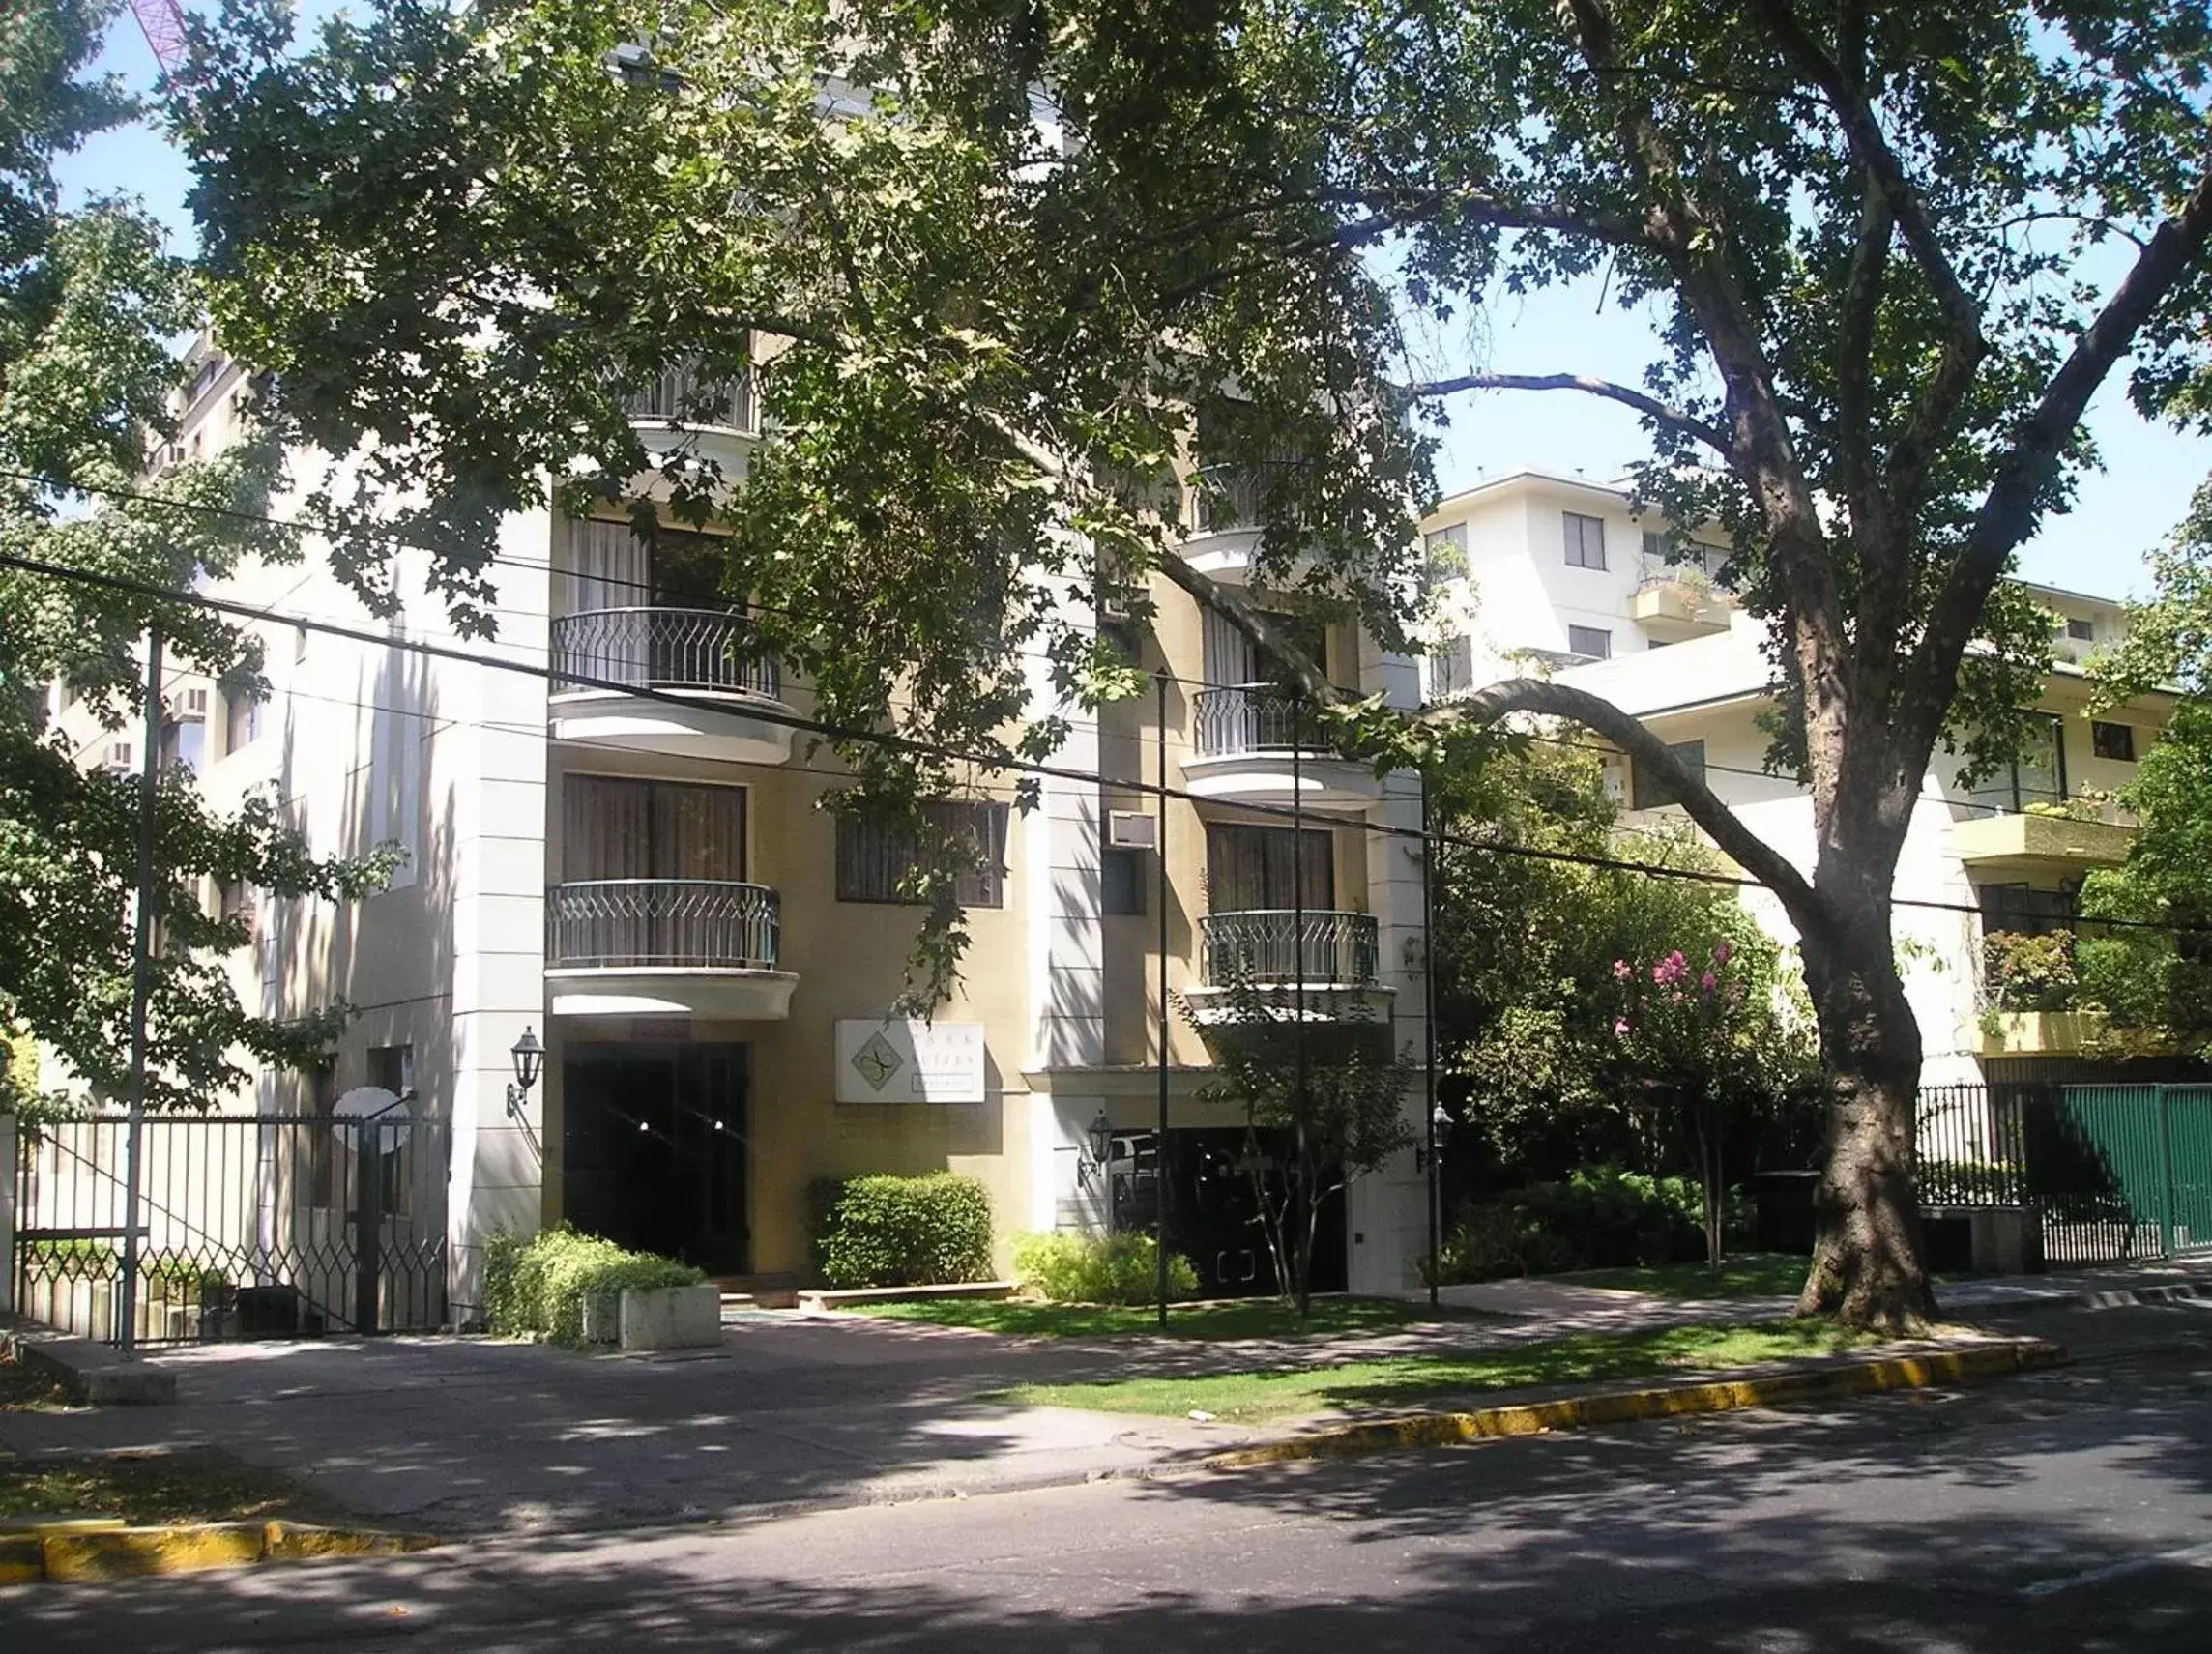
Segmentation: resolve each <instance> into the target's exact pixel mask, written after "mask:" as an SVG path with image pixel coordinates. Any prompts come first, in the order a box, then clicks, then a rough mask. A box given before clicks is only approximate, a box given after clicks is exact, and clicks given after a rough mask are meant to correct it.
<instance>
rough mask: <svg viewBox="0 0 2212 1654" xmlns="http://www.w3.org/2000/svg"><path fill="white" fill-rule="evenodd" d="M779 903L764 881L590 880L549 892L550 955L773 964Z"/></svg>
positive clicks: (615, 962)
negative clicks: (747, 883) (745, 882)
mask: <svg viewBox="0 0 2212 1654" xmlns="http://www.w3.org/2000/svg"><path fill="white" fill-rule="evenodd" d="M781 924H782V918H781V904H780V903H779V901H778V900H777V897H776V893H775V892H774V891H773V890H771V889H770V888H769V887H768V886H767V885H742V884H738V883H736V882H734V881H730V880H721V879H590V880H579V881H572V882H570V883H568V884H565V885H554V886H552V887H551V888H550V889H548V890H547V891H546V892H545V962H546V964H547V965H549V966H556V967H559V966H567V967H570V968H592V967H601V968H617V969H621V968H626V969H631V970H654V969H672V970H683V969H697V968H701V967H708V968H713V967H719V968H721V969H723V970H738V971H773V970H774V969H775V968H776V950H777V945H778V942H779V937H780V929H781Z"/></svg>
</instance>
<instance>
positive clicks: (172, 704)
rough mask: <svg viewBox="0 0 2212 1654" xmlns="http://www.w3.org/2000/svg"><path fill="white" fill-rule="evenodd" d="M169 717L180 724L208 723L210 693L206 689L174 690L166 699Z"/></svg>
mask: <svg viewBox="0 0 2212 1654" xmlns="http://www.w3.org/2000/svg"><path fill="white" fill-rule="evenodd" d="M166 705H167V706H168V709H169V715H170V716H171V717H173V718H176V719H178V720H179V721H180V722H191V721H194V720H196V721H199V722H202V723H204V722H206V721H207V713H208V692H207V690H206V689H204V688H201V689H172V690H170V691H169V693H168V695H167V697H166Z"/></svg>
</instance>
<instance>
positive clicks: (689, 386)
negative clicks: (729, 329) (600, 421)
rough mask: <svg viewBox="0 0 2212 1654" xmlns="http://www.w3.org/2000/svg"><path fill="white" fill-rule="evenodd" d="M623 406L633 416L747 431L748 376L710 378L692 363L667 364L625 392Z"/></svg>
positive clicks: (749, 426)
mask: <svg viewBox="0 0 2212 1654" xmlns="http://www.w3.org/2000/svg"><path fill="white" fill-rule="evenodd" d="M623 409H624V411H625V412H626V413H627V414H628V415H629V417H630V418H631V419H633V420H653V421H667V422H668V423H669V424H672V425H676V424H685V425H719V426H722V427H724V428H726V429H729V430H736V431H749V430H751V429H753V383H752V376H751V375H750V374H740V375H738V377H736V378H735V379H731V380H721V381H713V380H706V379H702V378H701V377H700V376H699V373H698V370H697V369H695V368H692V367H688V366H686V367H671V368H670V369H668V370H667V371H666V372H665V373H663V374H661V375H660V376H659V377H658V378H656V379H654V380H651V381H649V382H648V383H646V384H645V385H642V386H640V387H639V388H638V389H637V390H635V391H632V392H630V393H629V394H628V395H626V396H625V397H624V398H623Z"/></svg>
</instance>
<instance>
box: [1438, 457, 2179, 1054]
mask: <svg viewBox="0 0 2212 1654" xmlns="http://www.w3.org/2000/svg"><path fill="white" fill-rule="evenodd" d="M1659 526H1660V525H1659V524H1658V523H1657V522H1655V521H1652V520H1649V519H1647V518H1644V517H1640V516H1639V515H1638V514H1637V513H1636V511H1635V510H1634V509H1633V508H1632V502H1631V495H1630V491H1629V489H1628V488H1627V487H1626V486H1625V485H1619V484H1608V483H1598V482H1592V481H1589V480H1587V479H1584V478H1580V477H1570V476H1560V475H1557V474H1552V473H1546V472H1538V471H1522V472H1516V473H1513V474H1511V475H1507V476H1502V477H1499V478H1497V479H1490V480H1485V481H1483V482H1480V483H1478V484H1476V485H1475V486H1474V487H1472V488H1469V489H1466V490H1463V491H1462V492H1460V493H1457V494H1454V495H1452V496H1450V497H1449V498H1448V499H1446V500H1444V501H1443V502H1442V503H1441V505H1440V506H1438V508H1436V509H1435V510H1434V511H1433V512H1432V513H1431V514H1430V515H1429V517H1428V518H1427V519H1426V521H1425V522H1424V524H1423V530H1424V533H1425V535H1426V536H1427V537H1428V539H1429V541H1430V544H1431V547H1432V551H1441V550H1443V549H1445V548H1449V550H1450V551H1451V552H1452V553H1454V554H1455V556H1454V557H1453V559H1452V561H1453V562H1455V563H1457V564H1459V565H1461V566H1464V573H1462V574H1454V575H1452V576H1451V577H1449V578H1447V579H1446V580H1445V581H1444V583H1443V588H1442V590H1441V592H1440V594H1439V596H1440V599H1441V602H1440V609H1441V617H1440V622H1439V624H1440V638H1439V641H1438V644H1437V646H1436V649H1435V652H1434V653H1432V654H1431V655H1430V657H1429V660H1428V676H1429V687H1428V693H1429V694H1430V696H1431V697H1432V698H1435V699H1448V698H1449V697H1450V696H1452V695H1454V694H1457V693H1461V692H1464V691H1466V690H1467V689H1470V688H1473V687H1478V686H1480V685H1482V684H1485V683H1490V682H1497V681H1499V679H1503V678H1508V677H1514V676H1520V675H1524V674H1526V673H1529V672H1532V671H1533V672H1547V673H1551V674H1553V675H1554V676H1556V678H1557V682H1561V683H1567V684H1572V685H1574V686H1576V687H1578V688H1582V689H1586V690H1588V691H1589V692H1590V693H1592V694H1594V695H1597V696H1600V697H1602V698H1603V699H1605V700H1607V701H1609V702H1611V703H1612V704H1613V705H1615V706H1616V707H1618V708H1620V709H1621V710H1622V711H1626V712H1629V713H1631V714H1633V715H1634V716H1636V717H1637V718H1639V719H1640V720H1642V721H1643V722H1644V724H1645V725H1646V726H1647V727H1649V728H1650V729H1651V730H1652V731H1653V732H1654V733H1655V734H1657V735H1659V736H1660V737H1661V738H1662V739H1663V740H1666V741H1667V742H1668V743H1669V744H1670V745H1671V746H1673V747H1674V750H1675V753H1676V756H1678V757H1679V758H1681V759H1682V760H1684V761H1685V762H1686V763H1687V764H1688V765H1689V766H1690V768H1691V769H1693V770H1700V769H1702V770H1703V774H1704V778H1705V780H1706V783H1707V784H1708V785H1709V786H1710V787H1711V788H1712V790H1713V791H1714V793H1715V794H1716V795H1717V796H1718V797H1719V798H1721V799H1722V800H1723V801H1724V802H1726V803H1728V804H1729V805H1730V806H1731V807H1732V808H1733V809H1734V810H1735V811H1736V813H1737V814H1738V815H1739V816H1740V817H1741V818H1742V820H1743V821H1744V824H1745V825H1746V826H1747V827H1750V828H1751V830H1752V831H1753V832H1755V833H1757V834H1758V835H1759V836H1760V837H1761V838H1762V839H1764V840H1765V841H1766V842H1767V843H1768V844H1770V845H1772V846H1773V847H1774V848H1775V849H1777V850H1779V851H1781V852H1782V853H1783V854H1784V855H1785V856H1788V857H1789V858H1790V860H1791V861H1792V862H1793V863H1795V864H1796V865H1797V866H1799V867H1801V868H1803V869H1805V870H1806V871H1807V872H1808V873H1809V872H1810V871H1811V869H1812V864H1813V858H1814V838H1813V814H1812V799H1811V796H1810V795H1809V794H1808V793H1807V792H1805V791H1804V790H1803V789H1801V788H1799V787H1798V786H1797V785H1796V784H1795V783H1794V782H1793V781H1792V780H1790V778H1788V777H1786V776H1779V775H1769V774H1767V773H1766V772H1765V771H1764V769H1763V767H1762V760H1763V758H1764V755H1765V752H1766V748H1767V738H1766V736H1765V734H1764V733H1763V732H1762V731H1761V729H1760V728H1759V726H1758V722H1757V719H1758V716H1759V714H1760V713H1761V711H1764V710H1766V709H1767V708H1768V707H1769V706H1770V705H1771V701H1772V697H1771V693H1770V683H1771V678H1772V675H1771V670H1770V668H1769V665H1768V662H1767V660H1766V657H1765V655H1764V653H1763V651H1762V647H1761V646H1762V644H1763V642H1764V637H1765V628H1764V626H1763V624H1761V623H1760V622H1758V621H1756V620H1754V619H1753V618H1752V617H1750V616H1748V615H1746V614H1744V613H1743V612H1742V611H1741V610H1740V609H1739V608H1738V607H1737V606H1736V605H1735V603H1734V602H1733V600H1732V598H1731V597H1730V596H1729V595H1728V593H1727V592H1726V591H1725V590H1724V589H1723V588H1722V587H1721V585H1720V583H1719V582H1718V581H1717V579H1715V578H1714V577H1715V576H1716V575H1717V574H1718V573H1719V572H1720V570H1721V567H1722V566H1723V564H1724V563H1725V561H1726V551H1725V547H1724V546H1723V545H1722V544H1721V543H1719V540H1718V537H1717V536H1716V537H1713V541H1712V543H1710V544H1708V545H1705V546H1703V547H1702V548H1700V549H1699V550H1695V551H1693V552H1692V554H1691V555H1690V556H1688V557H1686V558H1685V559H1684V560H1683V561H1680V562H1675V563H1670V562H1669V561H1668V560H1667V557H1666V554H1665V550H1664V547H1663V544H1662V541H1661V537H1660V535H1659V534H1658V532H1657V531H1658V529H1659ZM2029 590H2030V591H2031V592H2032V593H2033V594H2034V595H2036V596H2037V597H2039V598H2040V599H2041V600H2042V601H2043V602H2044V603H2046V604H2047V605H2048V606H2049V607H2050V608H2051V610H2052V615H2053V624H2054V625H2055V626H2056V627H2057V628H2058V633H2059V636H2058V655H2059V658H2058V661H2057V663H2056V665H2055V667H2054V669H2053V671H2052V674H2051V676H2050V678H2049V680H2048V681H2047V682H2046V683H2045V685H2044V691H2043V696H2042V699H2041V701H2040V702H2039V704H2038V705H2039V710H2040V711H2041V712H2042V713H2043V714H2044V717H2045V720H2046V726H2045V727H2046V736H2045V739H2044V740H2043V742H2042V745H2041V750H2040V754H2039V756H2037V757H2035V758H2032V759H2029V760H2023V762H2021V763H2019V764H2017V765H2015V766H2013V767H2012V768H2011V769H2009V770H2008V771H2007V772H2006V773H2005V774H2003V775H2000V776H1996V777H1994V778H1992V779H1990V780H1988V781H1985V782H1983V783H1981V784H1980V785H1978V786H1975V787H1972V788H1967V787H1965V786H1962V785H1961V784H1960V783H1959V780H1958V774H1957V771H1958V764H1957V761H1956V760H1955V759H1951V758H1948V757H1946V756H1945V755H1943V754H1942V753H1941V752H1940V750H1938V752H1937V754H1936V761H1935V763H1934V765H1933V766H1932V767H1931V768H1930V770H1929V773H1928V776H1927V778H1926V781H1925V783H1924V784H1923V787H1922V790H1921V797H1920V801H1919V803H1918V805H1917V806H1916V808H1915V810H1914V813H1913V818H1912V823H1911V827H1910V829H1909V831H1908V833H1907V835H1906V845H1905V851H1904V855H1903V856H1902V858H1901V860H1900V862H1899V865H1898V872H1897V882H1896V885H1895V894H1896V898H1897V901H1898V903H1899V906H1898V908H1897V910H1896V921H1895V922H1896V930H1897V934H1898V936H1899V938H1900V942H1901V948H1900V958H1901V962H1902V963H1903V964H1904V967H1905V982H1906V992H1907V994H1908V996H1909V997H1910V1000H1911V1002H1912V1007H1913V1010H1914V1013H1915V1015H1916V1016H1917V1017H1918V1019H1919V1023H1920V1031H1921V1037H1922V1040H1923V1043H1924V1046H1925V1049H1926V1063H1925V1067H1924V1069H1923V1082H1924V1084H1927V1085H1930V1086H1936V1085H1942V1084H1950V1083H1970V1082H1974V1081H1981V1080H1999V1079H2003V1080H2023V1079H2029V1078H2033V1077H2037V1076H2043V1075H2047V1076H2049V1077H2051V1078H2053V1079H2056V1078H2061V1077H2063V1078H2065V1079H2068V1080H2076V1079H2083V1078H2095V1077H2114V1076H2113V1075H2112V1074H2111V1073H2110V1072H2109V1071H2108V1070H2106V1069H2105V1068H2104V1066H2103V1065H2100V1064H2095V1063H2090V1062H2087V1061H2085V1060H2084V1059H2082V1056H2081V1053H2082V1048H2083V1042H2084V1038H2085V1036H2087V1035H2088V1034H2089V1033H2090V1031H2091V1029H2090V1025H2089V1024H2088V1022H2087V1021H2086V1019H2085V1018H2084V1017H2083V1016H2082V1015H2081V1014H2079V1013H2073V1012H2063V1011H2052V1012H2032V1011H2008V1012H1996V1011H1993V1010H1992V1009H1991V1008H1990V1006H1989V991H1990V984H1989V982H1988V981H1987V980H1986V979H1985V972H1984V969H1983V948H1982V938H1983V936H1984V935H1986V934H1989V933H1994V932H1998V931H2012V932H2021V931H2046V930H2051V929H2055V928H2063V927H2064V926H2065V925H2066V924H2067V923H2068V921H2069V919H2070V918H2071V917H2072V915H2073V898H2074V893H2075V892H2076V891H2077V890H2078V889H2079V887H2080V885H2081V879H2082V878H2083V876H2084V875H2085V874H2086V873H2087V872H2088V871H2089V870H2090V869H2091V868H2094V867H2098V866H2107V865H2112V864H2115V863H2117V862H2118V861H2120V860H2122V859H2124V858H2125V856H2126V855H2127V847H2128V844H2129V842H2130V839H2131V836H2132V834H2133V830H2134V829H2133V827H2132V826H2131V825H2130V824H2129V823H2128V822H2127V821H2126V820H2125V819H2124V818H2122V817H2121V816H2120V815H2119V814H2118V812H2116V811H2115V810H2114V809H2113V808H2112V807H2111V806H2110V804H2109V803H2106V802H2104V801H2102V799H2101V797H2100V796H2101V795H2104V794H2108V793H2110V791H2112V790H2113V789H2116V788H2118V787H2120V786H2122V785H2124V784H2125V783H2126V782H2127V781H2128V780H2129V779H2130V778H2131V777H2132V776H2133V775H2134V773H2135V766H2136V761H2137V759H2138V758H2139V756H2140V754H2141V753H2142V751H2143V750H2144V749H2145V748H2146V747H2147V746H2148V745H2149V744H2150V742H2151V741H2152V740H2155V739H2156V738H2157V734H2158V731H2159V729H2160V728H2161V727H2163V725H2164V724H2165V723H2166V721H2167V719H2168V716H2169V715H2170V713H2171V710H2172V702H2171V700H2170V698H2169V697H2166V696H2160V695H2152V696H2145V697H2143V698H2142V699H2140V700H2138V701H2135V702H2131V703H2129V704H2128V705H2127V706H2125V707H2121V708H2118V709H2116V710H2114V711H2110V712H2105V713H2100V714H2099V715H2098V716H2096V717H2095V718H2092V717H2090V715H2089V713H2088V711H2087V708H2088V700H2089V691H2088V682H2087V680H2086V678H2085V676H2084V674H2083V672H2082V670H2081V661H2082V660H2083V659H2084V658H2086V656H2087V655H2088V654H2089V653H2090V652H2091V651H2093V650H2095V649H2096V648H2097V647H2099V646H2100V645H2103V644H2107V643H2110V642H2113V641H2116V640H2117V639H2118V638H2119V636H2120V635H2121V632H2122V628H2123V627H2124V625H2125V624H2126V617H2125V613H2124V610H2123V609H2122V607H2121V605H2120V604H2119V603H2118V602H2116V601H2114V600H2111V599H2108V598H2101V597H2091V596H2086V595H2081V594H2080V593H2074V592H2064V591H2058V590H2056V589H2053V588H2049V587H2030V588H2029ZM1607 767H1608V773H1609V780H1610V781H1611V783H1612V785H1613V786H1614V788H1615V790H1616V796H1617V797H1618V798H1619V800H1620V802H1621V805H1622V818H1621V820H1622V827H1623V828H1624V829H1625V830H1626V831H1627V832H1628V833H1629V834H1631V835H1633V833H1634V832H1635V831H1636V830H1637V829H1638V828H1640V827H1648V826H1650V825H1652V824H1653V823H1654V822H1655V821H1657V820H1658V819H1659V818H1661V817H1662V816H1666V815H1674V816H1679V814H1680V811H1679V809H1678V807H1677V806H1674V805H1667V804H1662V803H1661V802H1660V801H1659V800H1658V799H1657V798H1654V797H1653V796H1652V793H1651V791H1650V790H1648V789H1647V788H1646V786H1645V785H1644V782H1643V781H1642V780H1641V778H1640V777H1638V775H1637V774H1636V772H1635V767H1634V765H1633V764H1632V763H1631V762H1630V761H1629V760H1628V759H1627V758H1626V757H1625V756H1624V755H1615V756H1613V757H1610V758H1609V759H1608V760H1607ZM1630 848H1631V853H1632V850H1633V843H1632V839H1631V846H1630ZM1745 899H1746V903H1747V905H1748V906H1750V907H1751V908H1752V909H1753V910H1754V911H1755V912H1756V913H1757V914H1759V916H1760V918H1761V922H1763V923H1764V924H1765V925H1766V926H1767V927H1768V929H1769V930H1770V931H1771V932H1772V933H1773V934H1775V935H1776V936H1777V937H1778V938H1779V939H1781V940H1782V941H1783V942H1785V943H1794V941H1795V932H1794V930H1793V929H1792V928H1791V926H1790V923H1789V921H1788V919H1787V918H1786V917H1785V916H1784V914H1783V913H1782V910H1781V907H1780V904H1779V903H1777V902H1775V901H1774V900H1773V898H1772V897H1770V896H1768V895H1767V894H1766V893H1765V892H1764V891H1760V890H1749V891H1747V892H1746V893H1745ZM1914 903H1927V904H1934V905H1932V906H1924V907H1915V906H1914V905H1912V904H1914ZM1959 909H1967V910H1971V911H1968V912H1959V911H1956V910H1959Z"/></svg>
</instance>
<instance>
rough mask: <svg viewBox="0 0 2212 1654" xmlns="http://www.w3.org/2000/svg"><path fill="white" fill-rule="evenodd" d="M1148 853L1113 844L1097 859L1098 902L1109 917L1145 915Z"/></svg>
mask: <svg viewBox="0 0 2212 1654" xmlns="http://www.w3.org/2000/svg"><path fill="white" fill-rule="evenodd" d="M1145 861H1146V856H1145V853H1144V852H1143V851H1141V850H1131V849H1129V848H1128V847H1127V846H1126V845H1118V844H1110V845H1108V846H1107V847H1106V848H1105V850H1104V851H1102V852H1101V853H1100V855H1099V857H1098V902H1099V906H1100V907H1101V908H1103V909H1104V910H1105V911H1106V912H1107V913H1109V914H1142V913H1143V912H1144V911H1145Z"/></svg>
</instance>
